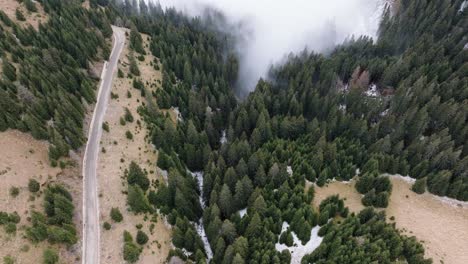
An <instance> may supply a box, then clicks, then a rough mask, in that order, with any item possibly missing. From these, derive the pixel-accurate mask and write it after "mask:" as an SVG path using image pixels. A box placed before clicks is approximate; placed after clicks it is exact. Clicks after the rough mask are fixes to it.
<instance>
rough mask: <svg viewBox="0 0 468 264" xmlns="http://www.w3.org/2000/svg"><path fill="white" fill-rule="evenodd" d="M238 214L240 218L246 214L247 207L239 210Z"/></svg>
mask: <svg viewBox="0 0 468 264" xmlns="http://www.w3.org/2000/svg"><path fill="white" fill-rule="evenodd" d="M238 213H239V215H240V217H241V218H243V217H244V216H245V215H246V214H247V208H244V209H241V210H239V212H238Z"/></svg>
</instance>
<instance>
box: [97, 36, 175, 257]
mask: <svg viewBox="0 0 468 264" xmlns="http://www.w3.org/2000/svg"><path fill="white" fill-rule="evenodd" d="M143 39H144V41H145V43H146V44H147V43H148V36H145V35H143ZM128 43H129V40H128V39H127V41H126V44H125V45H126V46H125V47H124V50H123V51H122V54H121V57H120V63H119V68H120V69H121V70H122V71H123V72H124V73H125V76H127V73H128V59H127V55H128ZM147 52H148V54H149V50H147ZM153 59H154V57H153V56H152V55H146V56H145V61H144V62H140V61H138V64H139V68H140V71H141V73H142V74H141V75H142V76H141V79H142V80H143V82H144V83H145V85H146V87H147V88H148V89H149V88H150V87H149V85H147V84H146V83H147V82H149V83H151V84H153V83H156V81H157V80H160V78H161V74H160V72H158V71H155V70H154V69H153V67H152V66H150V64H149V63H150V61H152V60H153ZM127 91H130V93H131V98H127ZM112 93H114V94H117V95H118V99H111V100H110V101H109V105H108V108H107V111H106V115H105V117H104V122H108V124H109V128H110V132H105V131H103V134H102V138H101V141H102V142H101V147H103V148H104V149H105V153H104V152H101V153H99V160H98V179H99V195H100V201H99V203H100V212H101V215H100V219H101V222H102V223H104V222H106V221H107V222H109V223H111V224H112V228H111V229H110V230H105V229H104V228H101V239H100V241H101V263H124V260H123V254H122V248H123V232H124V230H127V231H129V232H130V233H131V234H132V235H133V236H134V237H135V235H136V232H137V228H136V227H135V226H136V225H137V224H142V225H143V228H142V230H143V231H144V232H145V233H146V234H148V237H149V241H148V243H147V244H146V245H145V246H144V249H143V252H142V253H141V255H140V259H139V261H138V263H164V262H165V260H166V258H167V256H168V253H169V250H170V249H171V248H172V243H171V233H172V231H171V229H170V228H169V227H167V226H166V225H165V224H164V220H163V219H162V218H161V217H158V221H157V223H154V224H155V227H154V230H153V232H152V233H151V232H150V231H149V227H150V225H151V224H152V222H151V221H149V219H148V220H147V221H144V216H143V215H134V214H133V213H132V212H128V211H127V205H126V199H127V195H126V194H124V192H126V191H127V185H126V181H125V179H123V178H122V177H123V176H124V170H125V169H126V168H128V166H129V164H130V162H131V161H135V162H136V163H137V164H139V165H140V166H141V167H142V169H146V171H148V177H149V178H150V180H151V181H156V180H159V181H162V180H163V178H162V175H160V174H159V170H158V169H157V167H156V161H157V151H156V150H155V149H154V147H153V145H152V144H150V143H149V141H148V140H147V139H146V136H147V128H146V126H145V122H144V121H143V120H141V116H140V115H139V114H138V113H137V108H138V106H140V105H141V103H142V102H143V101H144V100H145V99H144V98H142V97H141V95H140V91H139V90H136V89H135V88H133V87H132V80H131V79H128V78H126V77H125V78H117V77H116V78H115V79H114V83H113V88H112ZM124 107H127V108H128V109H129V110H130V111H131V113H132V115H133V117H134V119H135V121H134V122H133V123H128V122H127V124H126V125H125V126H122V125H120V122H119V119H120V117H122V116H123V115H124ZM137 120H140V122H141V127H139V126H138V125H137ZM127 130H128V131H131V133H132V134H133V140H128V139H127V138H126V137H125V132H126V131H127ZM115 143H117V144H115ZM112 207H118V208H119V209H120V211H121V212H122V214H123V218H124V220H123V221H122V222H121V223H114V222H113V221H112V219H111V218H110V216H109V213H110V210H111V208H112ZM149 218H151V217H149Z"/></svg>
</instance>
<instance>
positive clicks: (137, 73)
mask: <svg viewBox="0 0 468 264" xmlns="http://www.w3.org/2000/svg"><path fill="white" fill-rule="evenodd" d="M129 61H130V73H131V74H133V75H135V76H140V69H139V68H138V64H137V62H136V60H135V56H134V55H133V53H130V55H129Z"/></svg>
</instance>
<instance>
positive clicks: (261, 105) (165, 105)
mask: <svg viewBox="0 0 468 264" xmlns="http://www.w3.org/2000/svg"><path fill="white" fill-rule="evenodd" d="M403 2H404V3H402V6H401V8H402V9H403V10H401V11H398V12H396V14H394V16H393V17H390V16H385V18H384V19H383V22H382V28H381V34H382V37H383V39H380V38H379V41H378V42H377V43H373V40H371V39H370V38H368V37H359V38H357V39H354V40H351V41H349V42H348V43H346V45H343V46H339V47H336V49H334V50H333V51H332V52H331V53H330V54H329V55H328V56H323V55H319V54H315V53H308V52H303V53H301V54H299V55H297V56H294V55H292V56H289V58H288V60H287V61H286V62H285V63H284V64H283V65H279V66H276V67H273V68H272V69H271V71H270V75H269V81H265V80H260V81H259V82H258V84H257V87H256V89H255V90H254V91H253V92H252V93H250V94H249V95H248V96H246V97H245V98H243V99H244V100H243V101H241V102H236V100H235V97H234V96H233V95H232V92H231V91H230V88H231V85H232V84H233V83H235V81H236V80H235V77H234V76H236V75H237V74H236V73H237V66H236V65H237V62H236V58H235V57H234V56H231V55H230V54H234V53H233V52H232V50H230V47H231V45H230V44H229V41H230V40H231V36H229V35H225V34H223V33H220V32H216V31H215V32H213V31H212V30H211V28H212V27H211V25H210V22H206V23H205V22H202V23H201V21H200V20H198V19H188V18H186V17H184V16H182V15H181V14H179V13H177V12H176V11H175V10H168V11H166V12H163V11H162V10H160V9H159V8H158V7H156V6H152V5H149V6H146V5H144V8H143V10H144V11H143V12H141V11H140V10H138V9H137V8H135V6H133V8H132V4H131V3H128V4H127V3H126V8H122V9H119V10H118V11H117V12H118V13H119V14H121V15H123V16H125V17H126V18H128V19H129V20H130V22H131V23H133V25H135V26H136V28H137V30H138V31H139V32H141V33H146V34H148V35H151V36H152V40H151V45H150V50H151V52H152V53H153V55H155V56H156V57H157V58H158V60H159V62H158V63H160V64H161V66H162V81H161V87H158V89H157V90H156V91H155V92H153V96H155V97H156V98H157V99H156V100H157V107H145V108H144V109H142V112H141V114H142V116H143V118H144V120H145V121H146V122H147V123H148V126H149V127H150V128H151V135H150V136H151V140H152V142H153V143H154V144H155V146H156V147H157V148H158V150H159V151H160V154H161V156H160V159H159V160H158V165H159V166H160V167H161V168H163V169H164V170H167V171H168V177H167V183H165V182H163V183H160V184H159V186H158V188H157V191H150V192H149V194H148V199H149V200H150V202H151V204H152V205H154V206H156V207H158V208H159V209H160V210H161V212H162V213H164V214H166V215H167V216H168V221H169V223H171V224H172V225H175V228H174V237H173V244H174V245H175V246H176V247H177V248H185V249H186V250H187V251H190V252H193V254H192V255H191V256H189V257H188V258H189V259H190V261H196V260H198V259H197V258H199V257H200V254H198V253H197V251H198V250H200V251H203V250H202V247H201V246H200V248H198V246H197V245H198V242H197V241H198V238H197V236H196V235H195V234H196V232H194V225H193V224H191V223H190V221H193V222H196V221H199V219H200V217H203V225H204V226H203V227H204V229H205V231H206V234H207V237H208V241H209V242H210V245H211V248H212V250H213V253H214V254H213V255H214V256H213V260H212V262H213V263H223V262H225V263H232V262H234V261H235V262H237V263H242V262H243V261H244V262H248V263H281V262H282V261H284V262H285V263H287V262H288V261H289V260H290V258H291V256H290V254H288V253H287V252H277V251H276V250H275V248H274V242H272V241H275V242H276V241H278V239H280V240H282V241H283V242H287V241H288V240H290V239H289V238H288V237H290V236H289V235H288V232H289V233H291V232H294V233H295V234H296V235H297V236H298V238H299V239H300V240H301V242H302V243H306V242H307V241H308V240H309V239H310V233H311V229H312V228H313V227H314V226H316V225H318V224H319V225H321V226H322V227H321V230H320V234H321V235H324V236H325V238H324V242H322V244H323V245H324V246H323V248H321V249H320V250H316V251H315V252H313V253H312V254H311V255H310V256H308V257H307V258H306V259H304V260H303V262H304V263H307V262H315V263H328V262H334V263H349V262H351V263H353V262H354V263H371V262H379V263H381V262H382V263H389V262H396V261H397V260H407V261H408V262H409V263H426V262H427V260H425V259H424V258H423V255H422V254H423V251H421V249H422V246H421V245H420V244H419V243H418V242H416V240H412V239H408V238H406V237H404V236H402V235H400V234H399V233H398V232H397V231H396V230H395V229H394V228H393V227H392V226H390V225H387V224H385V222H384V217H383V215H381V214H377V213H375V212H374V211H373V209H371V208H369V209H366V210H363V212H361V213H360V214H359V215H358V216H355V215H348V214H349V213H348V210H347V209H346V208H344V206H343V201H341V200H340V199H339V198H338V197H332V198H330V199H328V200H327V201H326V202H324V203H323V205H321V207H320V208H319V209H320V210H319V211H320V213H318V212H316V211H315V210H314V209H312V208H311V206H310V203H311V199H313V195H312V193H309V192H304V188H305V184H306V180H308V181H312V182H315V183H317V185H319V186H322V185H325V184H326V183H327V182H328V181H330V180H332V179H336V180H350V179H351V178H353V177H355V176H356V174H360V175H359V176H357V177H358V178H357V184H356V185H357V189H358V191H359V192H360V193H362V194H364V203H365V204H367V205H371V206H378V207H386V206H387V204H388V198H389V196H390V193H391V189H392V186H391V182H390V180H389V178H388V177H387V176H381V173H385V172H386V173H389V174H397V173H399V174H401V175H410V176H411V177H415V178H423V177H426V178H427V188H428V190H429V191H430V192H432V193H436V194H440V195H450V196H451V197H454V198H458V199H461V200H466V199H468V196H466V195H468V192H467V191H466V190H467V188H468V185H467V184H468V180H467V178H466V174H465V173H464V171H466V169H465V168H466V161H467V160H466V154H467V153H468V149H467V148H466V147H465V144H464V142H465V140H464V139H465V137H466V133H465V132H466V131H465V129H464V127H465V126H466V118H464V117H465V116H466V113H465V112H466V111H465V110H466V109H465V108H464V107H462V106H463V100H464V98H465V97H466V96H465V91H464V87H466V80H465V79H466V78H465V76H464V75H463V74H462V70H461V69H462V67H463V60H462V59H461V58H462V57H461V54H462V53H463V46H464V45H465V43H464V42H466V41H462V36H464V35H466V33H467V32H466V29H465V28H464V27H462V26H461V25H462V24H461V22H460V21H461V20H462V19H460V18H459V17H457V14H456V13H455V11H453V10H455V9H456V8H455V7H454V6H453V5H454V3H449V4H447V3H446V4H445V5H450V8H448V7H447V6H437V4H431V3H429V1H411V3H412V2H417V3H415V4H410V1H403ZM436 6H437V8H436ZM416 7H418V8H419V7H420V8H421V10H423V12H426V14H419V13H418V14H417V15H416V14H415V11H414V10H415V8H416ZM408 8H412V9H413V10H412V12H409V13H407V12H408V11H407V9H408ZM145 10H146V11H145ZM434 10H439V11H440V10H450V11H447V12H446V13H447V14H444V15H441V17H446V16H447V15H448V14H450V15H451V17H452V18H453V19H447V20H445V21H444V20H443V19H439V18H434V16H432V15H430V14H433V13H434V12H435V11H434ZM414 16H417V17H419V20H418V21H419V22H421V23H412V24H411V25H415V26H414V27H409V28H405V29H403V28H402V27H403V25H404V24H402V23H404V21H409V20H413V18H411V17H414ZM220 17H222V15H220ZM425 17H432V18H434V19H436V20H439V21H440V24H441V25H443V26H441V27H442V28H444V29H445V31H444V32H443V33H438V32H436V31H434V32H432V31H431V33H430V34H437V35H443V36H444V38H441V37H440V36H439V37H434V38H433V37H431V36H424V37H421V36H420V33H419V32H424V31H418V30H417V29H418V28H419V27H421V28H419V29H422V28H423V26H422V25H426V27H427V25H430V24H431V23H427V22H423V21H424V19H425ZM455 17H457V18H456V19H455ZM395 21H398V22H395ZM442 21H444V22H442ZM412 22H414V21H412ZM217 23H218V22H217ZM217 26H219V25H217ZM135 36H136V35H135ZM398 38H402V39H409V38H410V39H411V41H406V40H405V41H404V43H399V42H400V40H397V39H398ZM442 39H450V40H445V41H442ZM137 41H138V40H137ZM427 49H430V50H431V51H432V53H431V54H437V55H434V56H432V55H431V56H427V54H428V53H427ZM457 56H458V57H459V59H456V57H457ZM132 60H133V61H135V58H134V55H133V54H131V56H130V61H132ZM131 64H132V63H131ZM158 65H159V64H158ZM130 66H132V65H130ZM135 66H136V62H135ZM433 66H434V67H433ZM132 75H135V74H132ZM342 83H344V84H348V85H347V87H348V89H344V87H345V85H341V84H342ZM140 84H141V83H139V81H138V79H134V85H135V87H137V88H138V87H140V86H141V85H140ZM370 85H376V87H377V90H378V91H379V92H380V93H381V94H382V96H379V97H370V96H367V95H366V94H365V93H364V92H365V90H367V89H368V88H369V86H370ZM140 89H141V87H140ZM465 90H466V89H465ZM150 101H151V100H148V102H150ZM171 107H177V109H178V110H179V111H180V114H181V120H178V121H177V124H176V125H174V124H173V121H172V120H171V119H170V118H169V117H168V116H167V114H166V113H167V112H166V111H165V110H167V109H169V108H171ZM434 107H437V108H434ZM159 108H162V109H164V111H159V110H158V109H159ZM433 109H447V110H446V111H435V110H433ZM455 120H456V121H455ZM223 134H225V135H226V139H227V140H226V141H223V143H221V142H220V137H221V135H223ZM288 167H290V169H291V170H289V168H288ZM357 169H360V173H358V172H357V171H358V170H357ZM188 171H197V172H198V171H203V174H198V173H197V174H195V173H194V174H192V173H190V172H188ZM201 178H202V179H203V185H202V186H201V190H200V189H199V188H198V187H199V186H197V183H198V182H200V180H199V179H201ZM307 185H308V186H310V183H307ZM198 195H202V201H201V202H198ZM245 208H247V214H246V215H245V216H243V217H242V218H240V216H239V214H238V213H237V212H238V211H239V210H242V209H245ZM202 215H203V216H202ZM336 216H340V218H338V219H339V220H338V219H335V217H336ZM331 218H332V220H330V219H331ZM341 218H343V219H341ZM283 222H287V223H289V225H290V230H288V231H287V232H284V234H281V223H283ZM338 222H341V223H338ZM240 241H241V242H240ZM362 241H364V242H362ZM288 243H289V242H288ZM360 243H363V244H362V245H361V244H360ZM335 245H336V247H335ZM337 248H338V249H337ZM354 248H356V250H354ZM354 253H356V254H354ZM202 254H203V253H202ZM413 261H414V262H413Z"/></svg>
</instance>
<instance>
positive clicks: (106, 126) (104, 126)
mask: <svg viewBox="0 0 468 264" xmlns="http://www.w3.org/2000/svg"><path fill="white" fill-rule="evenodd" d="M102 129H103V130H104V131H106V132H109V123H107V122H104V123H102Z"/></svg>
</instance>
